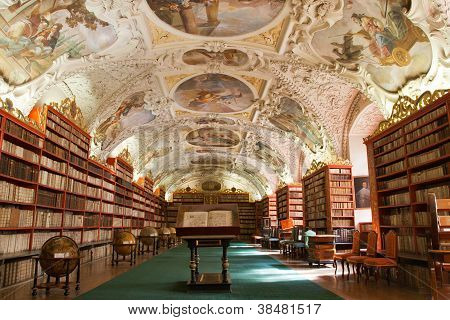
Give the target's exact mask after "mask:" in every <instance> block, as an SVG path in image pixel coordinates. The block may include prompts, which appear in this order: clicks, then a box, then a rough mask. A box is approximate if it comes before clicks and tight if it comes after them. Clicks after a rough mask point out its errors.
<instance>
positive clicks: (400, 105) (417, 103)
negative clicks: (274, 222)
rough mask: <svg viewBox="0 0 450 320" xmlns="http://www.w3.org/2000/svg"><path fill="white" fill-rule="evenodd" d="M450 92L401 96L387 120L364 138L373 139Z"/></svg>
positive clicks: (442, 91)
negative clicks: (414, 97)
mask: <svg viewBox="0 0 450 320" xmlns="http://www.w3.org/2000/svg"><path fill="white" fill-rule="evenodd" d="M449 92H450V89H444V90H437V91H435V92H433V93H431V92H430V91H427V92H424V93H423V94H422V95H421V96H420V97H418V98H417V99H412V98H410V97H400V99H399V100H398V101H397V102H396V103H395V104H394V107H393V109H392V114H391V116H390V117H389V119H387V120H386V121H382V122H381V123H380V125H379V126H378V129H377V130H376V131H375V132H374V133H373V134H372V135H371V136H369V137H367V138H366V139H364V140H365V141H367V140H369V139H371V138H372V137H374V136H376V135H378V134H380V133H381V132H383V131H385V130H387V129H389V128H390V127H392V126H393V125H394V124H396V123H398V122H400V121H401V120H403V119H405V118H406V117H408V116H410V115H411V114H414V113H416V112H417V111H419V110H420V109H423V108H424V107H426V106H428V105H429V104H431V103H433V102H434V101H436V100H438V99H439V98H441V97H443V96H444V95H446V94H447V93H449Z"/></svg>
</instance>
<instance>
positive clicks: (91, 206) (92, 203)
mask: <svg viewBox="0 0 450 320" xmlns="http://www.w3.org/2000/svg"><path fill="white" fill-rule="evenodd" d="M101 205H102V203H101V201H99V200H90V199H87V201H86V211H89V212H100V210H101Z"/></svg>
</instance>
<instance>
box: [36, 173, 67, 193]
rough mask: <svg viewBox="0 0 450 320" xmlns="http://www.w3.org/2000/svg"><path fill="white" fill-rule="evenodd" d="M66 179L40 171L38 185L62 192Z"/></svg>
mask: <svg viewBox="0 0 450 320" xmlns="http://www.w3.org/2000/svg"><path fill="white" fill-rule="evenodd" d="M66 179H67V178H66V177H65V176H61V175H59V174H56V173H52V172H49V171H45V170H41V171H40V172H39V183H40V184H43V185H45V186H49V187H52V188H55V189H58V190H64V189H65V187H66Z"/></svg>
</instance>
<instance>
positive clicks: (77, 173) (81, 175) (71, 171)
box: [67, 166, 87, 181]
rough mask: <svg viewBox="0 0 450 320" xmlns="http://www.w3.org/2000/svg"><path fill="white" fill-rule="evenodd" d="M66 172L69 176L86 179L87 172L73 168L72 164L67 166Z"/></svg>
mask: <svg viewBox="0 0 450 320" xmlns="http://www.w3.org/2000/svg"><path fill="white" fill-rule="evenodd" d="M67 174H68V175H69V177H72V178H75V179H78V180H82V181H86V177H87V174H86V173H84V172H83V171H80V170H78V169H76V168H74V167H73V166H69V171H68V172H67Z"/></svg>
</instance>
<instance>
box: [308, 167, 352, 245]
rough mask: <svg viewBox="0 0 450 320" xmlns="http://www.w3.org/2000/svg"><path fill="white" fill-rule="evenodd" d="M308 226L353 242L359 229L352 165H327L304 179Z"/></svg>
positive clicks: (346, 241)
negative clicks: (352, 235) (356, 216)
mask: <svg viewBox="0 0 450 320" xmlns="http://www.w3.org/2000/svg"><path fill="white" fill-rule="evenodd" d="M303 188H304V201H305V222H306V223H305V226H306V227H308V228H310V229H312V230H314V231H316V232H317V234H335V235H338V238H337V239H336V242H337V243H350V242H351V234H352V233H351V232H352V230H354V229H355V213H354V207H355V202H354V200H355V194H354V187H353V175H352V167H351V166H346V165H324V166H322V167H321V168H319V169H318V170H316V171H315V172H313V173H311V174H309V175H307V176H305V177H304V178H303Z"/></svg>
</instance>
